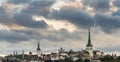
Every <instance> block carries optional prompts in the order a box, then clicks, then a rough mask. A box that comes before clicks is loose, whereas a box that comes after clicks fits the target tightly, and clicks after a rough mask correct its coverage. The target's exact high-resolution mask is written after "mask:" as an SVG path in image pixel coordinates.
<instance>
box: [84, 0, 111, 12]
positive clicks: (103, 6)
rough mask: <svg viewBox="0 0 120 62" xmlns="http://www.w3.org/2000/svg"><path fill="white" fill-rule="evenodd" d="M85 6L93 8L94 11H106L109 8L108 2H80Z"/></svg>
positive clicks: (85, 0)
mask: <svg viewBox="0 0 120 62" xmlns="http://www.w3.org/2000/svg"><path fill="white" fill-rule="evenodd" d="M82 2H83V4H84V5H86V6H90V7H93V8H94V9H95V10H96V11H107V10H109V8H110V3H109V0H82Z"/></svg>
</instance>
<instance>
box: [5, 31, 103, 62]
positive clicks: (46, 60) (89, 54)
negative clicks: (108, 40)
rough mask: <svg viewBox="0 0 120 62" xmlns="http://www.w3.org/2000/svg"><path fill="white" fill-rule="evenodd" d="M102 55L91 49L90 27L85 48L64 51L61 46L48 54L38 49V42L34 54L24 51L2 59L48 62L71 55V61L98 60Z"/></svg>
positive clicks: (92, 61)
mask: <svg viewBox="0 0 120 62" xmlns="http://www.w3.org/2000/svg"><path fill="white" fill-rule="evenodd" d="M103 56H104V53H103V52H101V51H99V50H93V45H92V43H91V36H90V29H89V31H88V43H87V45H86V49H85V50H81V51H73V50H72V49H71V50H70V51H65V50H64V49H63V48H62V47H61V48H60V49H59V52H57V53H56V52H53V53H50V54H43V53H42V52H41V49H40V45H39V42H38V47H37V49H36V54H32V52H29V54H24V51H23V53H22V54H14V55H9V56H6V57H5V59H4V60H3V62H4V61H13V60H16V61H18V62H35V61H40V62H50V61H54V62H57V61H61V60H64V59H65V58H66V57H71V58H72V60H73V61H76V60H78V59H79V58H82V59H83V60H85V59H88V60H90V61H91V62H100V58H101V57H103Z"/></svg>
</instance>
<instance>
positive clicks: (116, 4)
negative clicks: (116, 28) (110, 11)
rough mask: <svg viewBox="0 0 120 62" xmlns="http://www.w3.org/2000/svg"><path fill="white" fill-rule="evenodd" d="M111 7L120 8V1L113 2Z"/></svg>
mask: <svg viewBox="0 0 120 62" xmlns="http://www.w3.org/2000/svg"><path fill="white" fill-rule="evenodd" d="M113 5H114V6H116V7H119V8H120V0H113Z"/></svg>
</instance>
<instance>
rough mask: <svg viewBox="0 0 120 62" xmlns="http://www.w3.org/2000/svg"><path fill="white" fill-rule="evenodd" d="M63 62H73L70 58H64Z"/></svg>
mask: <svg viewBox="0 0 120 62" xmlns="http://www.w3.org/2000/svg"><path fill="white" fill-rule="evenodd" d="M63 62H73V60H72V58H71V57H66V58H65V59H64V60H63Z"/></svg>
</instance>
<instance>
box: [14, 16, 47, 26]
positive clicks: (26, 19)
mask: <svg viewBox="0 0 120 62" xmlns="http://www.w3.org/2000/svg"><path fill="white" fill-rule="evenodd" d="M13 20H14V23H16V24H18V25H22V26H25V27H31V28H46V27H47V24H46V22H44V21H35V20H33V19H32V16H31V15H29V14H16V15H14V17H13Z"/></svg>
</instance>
